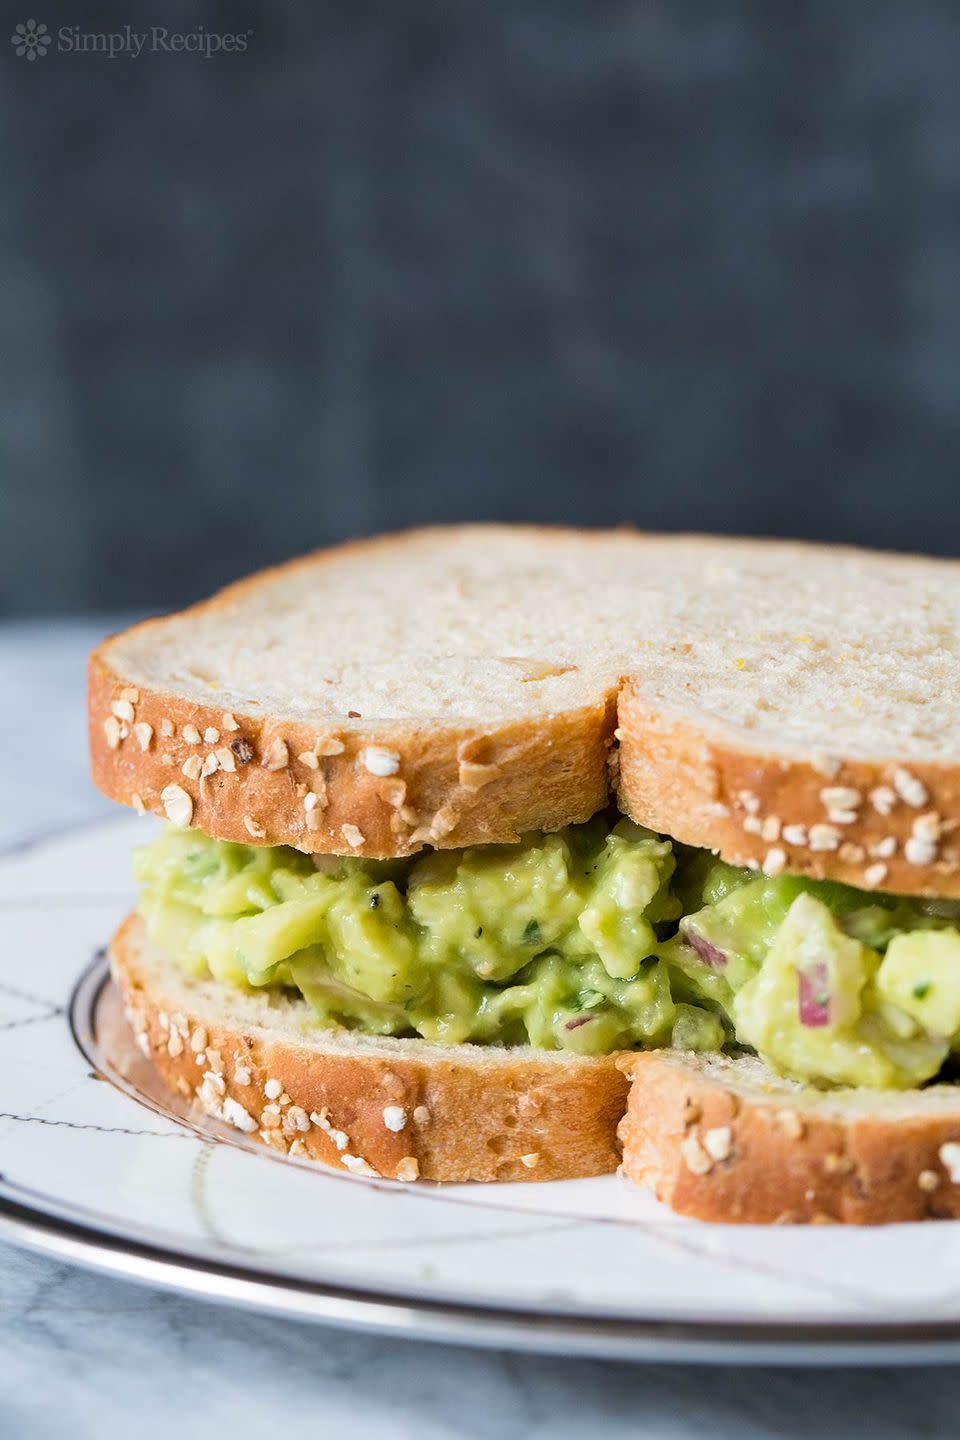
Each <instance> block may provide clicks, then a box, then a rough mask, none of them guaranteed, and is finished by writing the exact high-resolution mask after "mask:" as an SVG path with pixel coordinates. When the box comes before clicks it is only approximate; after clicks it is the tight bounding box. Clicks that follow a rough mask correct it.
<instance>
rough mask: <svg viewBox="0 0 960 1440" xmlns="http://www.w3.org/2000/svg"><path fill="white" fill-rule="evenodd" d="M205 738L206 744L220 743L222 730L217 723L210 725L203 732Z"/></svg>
mask: <svg viewBox="0 0 960 1440" xmlns="http://www.w3.org/2000/svg"><path fill="white" fill-rule="evenodd" d="M203 740H204V744H205V745H219V743H220V731H219V730H218V729H217V727H216V726H215V725H208V726H207V728H206V730H204V732H203Z"/></svg>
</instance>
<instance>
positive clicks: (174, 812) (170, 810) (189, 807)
mask: <svg viewBox="0 0 960 1440" xmlns="http://www.w3.org/2000/svg"><path fill="white" fill-rule="evenodd" d="M160 803H161V805H162V806H163V810H164V814H165V815H166V817H167V819H168V820H169V821H170V823H171V825H178V826H179V827H180V829H182V830H185V829H186V828H187V826H188V825H189V824H190V821H191V820H192V819H193V801H192V800H191V798H190V796H189V795H188V794H187V792H186V790H184V788H183V786H182V785H165V786H164V787H163V789H162V790H161V791H160Z"/></svg>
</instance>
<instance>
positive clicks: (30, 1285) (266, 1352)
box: [0, 622, 960, 1440]
mask: <svg viewBox="0 0 960 1440" xmlns="http://www.w3.org/2000/svg"><path fill="white" fill-rule="evenodd" d="M106 628H108V627H107V626H106V624H100V625H97V624H89V623H85V622H70V623H65V624H60V625H56V626H46V625H44V626H40V625H19V626H16V627H12V628H7V629H6V630H3V629H0V695H2V697H3V702H4V703H3V705H2V707H0V782H2V793H3V797H4V804H3V805H2V806H0V850H2V849H3V848H4V847H5V846H8V845H11V844H15V843H17V842H18V841H21V840H23V839H25V838H29V837H32V836H38V835H42V834H43V833H44V832H45V831H48V830H51V829H53V828H55V827H59V826H62V825H63V824H65V823H81V822H83V821H84V820H88V819H91V820H92V819H96V818H98V817H100V816H102V815H104V814H108V813H109V810H110V807H109V806H108V805H107V804H106V802H104V801H102V800H100V799H99V797H98V796H97V795H96V794H95V793H94V792H93V791H92V789H91V787H90V785H89V782H88V781H87V778H86V768H85V765H86V762H85V754H84V738H83V728H84V727H83V661H84V654H85V651H86V648H87V646H88V644H89V643H90V641H91V640H92V639H93V638H94V637H95V636H96V635H97V634H99V633H101V632H102V631H103V630H105V629H106ZM25 750H26V751H27V753H31V752H32V753H33V754H40V755H47V754H52V753H55V754H56V756H57V764H56V766H45V765H38V766H36V767H34V766H28V765H26V764H25V763H24V752H25ZM0 1168H2V1157H0ZM920 1283H922V1281H921V1282H920ZM958 1401H960V1377H958V1374H957V1371H956V1370H955V1369H953V1368H945V1369H912V1370H888V1371H885V1372H881V1371H860V1372H856V1373H854V1372H849V1371H816V1372H811V1371H795V1372H790V1371H786V1370H738V1369H735V1368H727V1369H717V1370H712V1369H705V1368H700V1367H698V1368H693V1367H655V1366H627V1365H618V1364H608V1363H599V1362H590V1361H576V1362H570V1361H566V1360H560V1359H548V1358H540V1357H535V1356H525V1355H510V1354H504V1353H498V1352H485V1351H468V1350H457V1349H453V1348H450V1347H444V1346H436V1345H419V1344H414V1343H412V1342H404V1341H395V1340H383V1339H379V1338H373V1337H368V1336H363V1335H356V1334H347V1333H338V1332H335V1331H332V1330H329V1329H324V1328H319V1327H312V1326H311V1327H308V1326H303V1325H298V1324H294V1323H292V1322H287V1321H280V1320H274V1319H267V1318H263V1317H259V1316H255V1315H249V1314H245V1313H242V1312H236V1311H229V1310H223V1309H218V1308H214V1307H211V1306H209V1305H206V1304H201V1303H198V1302H195V1301H192V1300H187V1299H180V1298H178V1297H174V1296H170V1295H159V1294H155V1293H153V1292H151V1291H149V1290H146V1289H143V1288H139V1287H135V1286H132V1285H127V1284H122V1283H120V1282H116V1281H111V1280H108V1279H106V1278H101V1277H99V1276H93V1275H89V1274H86V1273H84V1272H82V1271H78V1270H74V1269H71V1268H70V1267H68V1266H65V1265H62V1264H58V1263H55V1262H52V1261H50V1260H47V1259H44V1258H40V1257H38V1256H35V1255H31V1254H28V1253H26V1252H20V1251H18V1250H15V1249H12V1248H10V1247H7V1246H0V1433H2V1434H3V1435H5V1436H6V1435H10V1436H11V1437H15V1440H20V1437H28V1440H32V1437H45V1436H52V1437H54V1436H55V1437H59V1436H70V1437H72V1440H87V1437H91V1440H93V1437H96V1440H112V1437H115V1436H116V1437H119V1436H125V1435H127V1434H130V1435H136V1436H137V1437H138V1440H152V1437H153V1436H160V1435H161V1434H162V1435H164V1436H166V1435H167V1434H168V1433H169V1431H170V1428H171V1425H172V1424H177V1423H179V1425H180V1427H181V1430H182V1429H183V1423H184V1418H185V1417H186V1418H187V1419H188V1433H190V1434H201V1433H204V1432H205V1430H206V1429H207V1428H208V1427H209V1426H211V1425H213V1424H215V1425H216V1426H217V1430H218V1433H221V1434H229V1433H230V1431H231V1429H233V1428H234V1427H236V1428H237V1429H238V1430H239V1429H240V1427H243V1429H246V1428H248V1427H249V1423H250V1416H251V1414H252V1413H253V1414H255V1415H257V1416H258V1417H260V1416H269V1417H270V1420H271V1422H272V1423H273V1424H279V1425H282V1424H284V1423H285V1422H286V1423H296V1424H298V1425H300V1426H304V1425H310V1426H311V1427H312V1428H316V1429H317V1430H322V1431H323V1433H327V1434H330V1435H342V1434H349V1435H350V1436H351V1437H357V1440H364V1437H376V1440H379V1437H387V1440H390V1437H395V1436H397V1437H403V1436H408V1435H410V1436H412V1435H416V1436H417V1437H418V1440H419V1437H423V1440H446V1437H451V1440H452V1437H458V1440H459V1437H478V1440H479V1437H487V1436H514V1435H516V1436H521V1435H522V1436H525V1437H539V1436H548V1435H549V1436H550V1437H551V1440H553V1437H565V1436H568V1435H569V1436H577V1437H580V1436H582V1435H583V1434H584V1433H588V1434H598V1435H602V1436H604V1437H606V1436H610V1437H619V1436H627V1435H637V1434H643V1435H645V1436H651V1437H660V1436H664V1437H668V1436H669V1437H673V1436H677V1437H691V1440H693V1437H700V1436H702V1435H703V1434H705V1433H707V1431H708V1430H709V1432H710V1433H711V1434H712V1435H715V1436H718V1437H721V1440H722V1437H725V1436H727V1435H729V1436H731V1437H732V1436H734V1435H736V1436H737V1437H738V1440H752V1437H774V1436H776V1437H785V1440H790V1437H806V1436H847V1435H850V1436H853V1435H855V1434H859V1433H860V1432H861V1431H862V1430H864V1431H869V1432H870V1433H871V1434H872V1435H873V1436H874V1437H876V1440H888V1437H890V1440H892V1437H895V1436H914V1435H917V1436H919V1435H923V1436H925V1437H932V1440H936V1437H940V1436H944V1437H946V1436H948V1435H951V1436H952V1435H953V1434H955V1431H956V1423H955V1422H956V1411H957V1405H958Z"/></svg>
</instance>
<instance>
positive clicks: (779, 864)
mask: <svg viewBox="0 0 960 1440" xmlns="http://www.w3.org/2000/svg"><path fill="white" fill-rule="evenodd" d="M786 864H787V855H786V851H785V850H781V849H780V847H779V845H777V846H775V847H774V848H773V849H772V850H768V851H767V853H766V855H765V856H764V859H763V871H764V874H765V875H779V874H781V872H782V871H783V870H784V869H785V868H786Z"/></svg>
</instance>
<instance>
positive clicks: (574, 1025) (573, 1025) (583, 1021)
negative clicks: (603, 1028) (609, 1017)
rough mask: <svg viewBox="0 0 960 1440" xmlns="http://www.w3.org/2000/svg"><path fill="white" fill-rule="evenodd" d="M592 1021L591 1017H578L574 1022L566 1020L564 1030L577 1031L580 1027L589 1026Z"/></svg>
mask: <svg viewBox="0 0 960 1440" xmlns="http://www.w3.org/2000/svg"><path fill="white" fill-rule="evenodd" d="M592 1019H593V1016H592V1015H578V1016H577V1017H576V1018H575V1019H574V1020H568V1021H567V1023H566V1025H564V1027H563V1028H564V1030H579V1029H580V1026H581V1025H589V1024H590V1021H591V1020H592Z"/></svg>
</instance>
